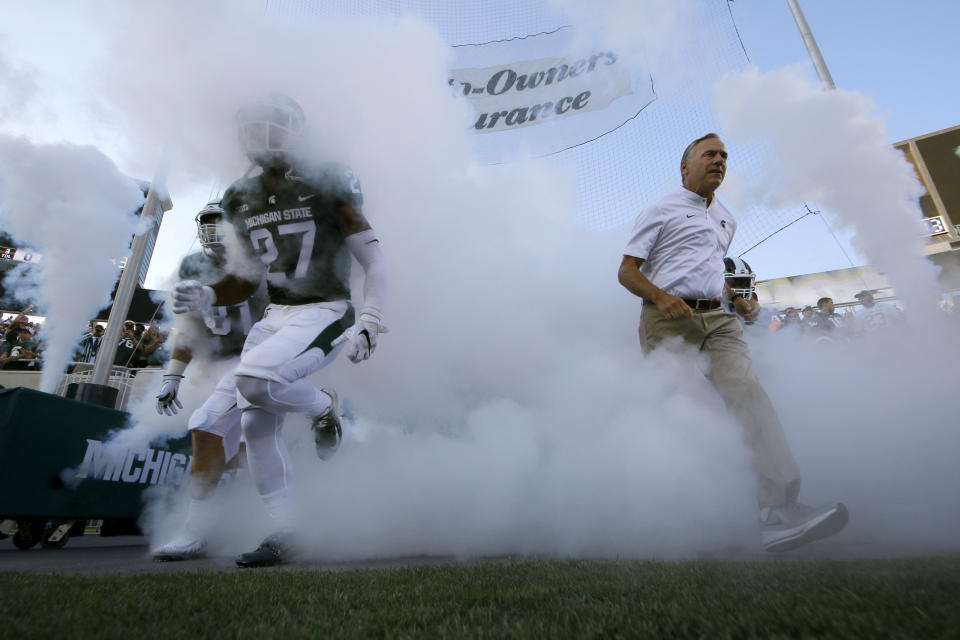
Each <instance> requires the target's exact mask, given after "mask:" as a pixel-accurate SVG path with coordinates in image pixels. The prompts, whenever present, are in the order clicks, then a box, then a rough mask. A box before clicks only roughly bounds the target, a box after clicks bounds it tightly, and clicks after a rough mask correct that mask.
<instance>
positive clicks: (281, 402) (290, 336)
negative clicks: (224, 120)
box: [173, 94, 387, 567]
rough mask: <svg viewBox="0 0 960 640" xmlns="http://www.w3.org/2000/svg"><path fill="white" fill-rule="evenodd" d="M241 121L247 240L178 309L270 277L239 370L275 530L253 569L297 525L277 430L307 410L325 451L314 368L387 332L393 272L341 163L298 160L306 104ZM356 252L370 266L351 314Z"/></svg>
mask: <svg viewBox="0 0 960 640" xmlns="http://www.w3.org/2000/svg"><path fill="white" fill-rule="evenodd" d="M237 125H238V133H239V137H240V143H241V146H242V147H243V150H244V152H245V153H246V155H247V157H248V158H249V159H250V161H251V162H252V163H253V164H254V165H256V166H257V167H259V168H260V170H261V173H259V174H255V175H252V176H251V177H249V178H248V177H244V178H241V179H240V180H238V181H237V182H235V183H234V184H233V185H231V186H230V188H229V189H228V190H227V192H226V193H225V194H224V196H223V198H222V207H223V210H224V215H225V217H226V219H227V220H228V221H229V222H231V223H232V228H233V229H234V232H235V235H236V237H237V241H238V245H239V248H240V249H241V250H240V251H239V252H233V253H232V254H231V257H233V260H232V263H230V264H227V270H228V273H227V275H226V276H225V277H224V278H222V279H221V280H219V281H217V282H215V283H213V284H210V285H202V284H201V283H199V282H197V281H195V280H186V281H181V282H180V283H178V284H177V285H176V287H174V291H173V310H174V312H176V313H186V312H191V311H203V310H205V309H207V308H209V307H210V306H212V305H217V304H219V305H230V304H235V303H237V302H240V301H242V300H245V299H246V298H248V297H249V296H250V295H251V294H252V293H253V290H254V288H255V287H256V282H259V280H260V278H261V276H264V275H265V277H266V281H267V287H268V296H269V298H270V303H271V304H270V305H269V306H268V307H267V310H266V312H265V313H264V317H263V319H262V320H260V321H258V322H257V323H255V324H254V325H253V327H252V328H251V330H250V333H249V335H248V336H247V339H246V342H245V343H244V348H243V352H242V353H241V355H240V364H239V365H238V366H237V369H236V371H235V379H236V389H237V393H236V402H237V406H238V407H239V409H240V411H241V426H242V428H243V433H244V436H245V438H246V442H247V455H248V459H249V460H250V472H251V475H252V476H253V479H254V484H255V485H256V487H257V492H258V493H259V494H260V497H261V498H262V499H263V503H264V506H265V507H266V510H267V513H268V514H269V515H270V517H271V520H272V521H273V524H274V530H275V535H272V536H269V537H268V538H267V539H265V540H264V541H263V543H262V544H261V545H260V547H258V548H257V549H256V550H254V551H251V552H249V553H245V554H241V555H240V556H239V557H238V558H237V564H238V565H239V566H241V567H258V566H267V565H271V564H277V563H278V562H282V561H283V560H284V558H285V557H287V556H288V552H289V550H290V548H291V544H292V543H291V538H290V533H291V531H292V530H294V529H295V528H296V526H295V525H296V521H297V518H296V510H297V509H296V505H295V500H294V496H293V493H292V492H291V480H292V473H291V469H290V456H289V454H288V452H287V450H286V446H285V444H284V442H283V439H282V438H281V437H280V432H281V429H282V427H283V421H284V417H285V416H286V414H287V413H291V412H293V413H306V414H307V415H308V416H310V417H311V420H312V428H313V431H314V434H315V443H316V445H317V453H318V455H319V456H320V457H321V458H324V455H325V454H324V453H323V451H322V450H324V449H326V450H327V451H328V452H329V450H330V449H331V448H332V449H335V448H336V446H338V444H339V440H340V420H339V411H338V408H337V393H336V391H334V390H333V389H330V388H324V389H317V388H316V387H315V386H314V385H313V383H312V382H311V381H310V380H309V379H308V378H309V376H311V375H312V374H314V373H316V372H317V371H319V370H321V369H322V368H324V367H325V366H327V365H328V364H329V363H331V362H333V361H334V360H335V359H336V357H337V355H338V353H339V352H340V350H341V349H345V351H346V355H347V357H348V358H349V359H350V360H351V361H353V362H361V361H363V360H366V359H367V358H369V357H370V354H371V353H373V351H374V350H375V348H376V345H377V336H378V334H380V333H384V332H385V331H386V329H385V328H384V327H383V324H382V322H381V310H382V309H383V302H384V300H385V298H386V288H387V277H386V267H385V264H384V260H383V255H382V253H381V251H380V244H379V240H378V239H377V236H376V234H375V233H374V231H373V229H372V228H371V227H370V225H369V224H368V223H367V221H366V219H365V218H364V216H363V214H362V213H361V212H360V208H359V206H357V205H359V203H360V188H359V184H358V183H357V180H356V178H355V177H354V176H353V175H352V173H351V172H350V171H349V170H348V169H346V168H345V167H343V166H341V165H337V164H322V165H318V166H314V167H310V168H307V167H306V165H305V164H304V163H303V162H302V161H300V160H298V158H299V159H301V160H302V158H304V157H308V155H309V154H308V153H307V148H306V144H307V140H306V138H305V137H304V135H303V134H304V131H305V128H306V119H305V116H304V113H303V110H302V109H301V108H300V105H298V104H297V103H296V102H295V101H294V100H292V99H291V98H289V97H287V96H284V95H280V94H270V95H268V96H265V97H264V99H262V100H259V101H257V102H254V103H251V104H250V105H248V106H246V107H243V108H241V109H240V110H239V111H238V112H237ZM238 254H239V255H238ZM351 255H352V256H353V257H354V258H356V260H357V262H358V263H359V264H360V266H361V267H362V268H363V271H364V283H363V305H362V307H361V309H360V313H359V314H358V315H357V317H356V321H354V314H353V308H352V306H351V302H350V298H351V295H350V288H349V272H350V259H351V258H350V257H351ZM251 266H252V267H253V268H252V269H251V268H250V267H251ZM254 272H255V274H256V276H255V278H254V277H253V273H254ZM327 436H330V437H327Z"/></svg>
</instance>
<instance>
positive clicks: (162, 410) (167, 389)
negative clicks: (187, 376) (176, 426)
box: [157, 373, 183, 416]
mask: <svg viewBox="0 0 960 640" xmlns="http://www.w3.org/2000/svg"><path fill="white" fill-rule="evenodd" d="M181 380H183V376H176V375H171V374H169V373H167V374H164V376H163V384H162V385H161V386H160V393H159V394H158V395H157V413H159V414H160V415H163V414H167V415H168V416H172V415H175V414H176V413H177V411H179V410H180V409H183V405H182V404H181V403H180V400H179V399H177V391H179V390H180V381H181Z"/></svg>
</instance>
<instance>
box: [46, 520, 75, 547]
mask: <svg viewBox="0 0 960 640" xmlns="http://www.w3.org/2000/svg"><path fill="white" fill-rule="evenodd" d="M73 523H74V521H73V520H51V521H50V522H48V523H47V525H46V526H45V527H44V528H43V536H42V537H41V540H40V546H41V547H43V548H44V549H54V550H55V549H62V548H63V545H65V544H67V541H68V540H70V529H72V528H73Z"/></svg>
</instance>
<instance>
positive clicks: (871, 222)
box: [716, 68, 960, 553]
mask: <svg viewBox="0 0 960 640" xmlns="http://www.w3.org/2000/svg"><path fill="white" fill-rule="evenodd" d="M716 103H717V109H718V115H719V117H720V120H721V122H722V125H723V134H724V137H725V138H726V139H727V140H728V141H730V142H733V143H735V144H743V143H748V142H759V143H761V144H760V147H761V148H762V149H763V150H764V152H765V155H764V157H763V161H762V163H761V164H760V166H761V167H763V170H762V171H761V172H760V173H759V174H756V175H750V176H741V178H742V179H741V180H740V181H739V185H738V186H740V187H741V188H742V191H741V192H740V193H738V194H737V195H738V200H739V202H740V204H742V205H746V204H747V203H748V202H750V201H751V200H752V201H760V202H764V203H767V204H770V205H772V206H773V207H777V206H780V205H783V204H786V203H790V202H798V201H803V200H806V201H809V202H815V203H818V204H819V205H821V206H822V207H823V208H824V209H825V210H826V211H827V212H828V215H831V216H832V217H833V218H834V219H835V220H836V221H837V222H839V224H840V225H841V226H842V227H844V228H848V229H852V230H853V238H852V242H853V246H854V247H855V248H856V249H857V250H858V251H860V252H861V253H863V254H864V255H865V256H867V258H868V259H869V260H870V262H871V264H873V265H874V266H876V267H877V268H878V269H880V270H882V271H883V272H885V273H886V274H887V275H888V276H889V277H890V278H891V280H892V281H893V283H894V284H895V286H896V292H897V296H898V298H899V299H900V300H901V301H902V302H904V303H905V307H906V310H907V313H906V319H907V323H906V324H903V325H899V326H893V327H891V328H890V329H888V330H887V331H884V332H879V333H875V334H869V335H866V336H862V337H860V338H857V339H855V340H853V341H847V340H844V339H839V338H838V339H837V340H836V341H834V342H828V343H821V344H819V345H814V344H812V340H800V339H798V338H796V337H794V336H782V337H781V336H780V335H779V334H778V335H777V336H775V337H770V336H769V335H764V332H758V333H755V334H754V335H753V339H752V342H753V344H754V352H755V359H756V360H757V361H758V370H759V371H760V374H761V380H763V381H764V382H765V384H766V386H767V389H768V391H769V392H770V395H771V397H772V398H773V400H774V402H775V404H776V406H777V407H778V410H779V412H780V415H781V417H782V419H783V422H784V425H785V428H786V431H787V434H788V436H789V437H790V440H791V442H792V444H793V448H794V451H795V454H796V456H797V458H798V460H799V462H800V468H801V472H802V473H803V474H804V478H805V480H804V483H805V487H806V491H807V493H808V495H814V496H817V497H819V498H820V499H821V500H823V501H827V500H835V499H841V500H845V501H846V502H847V504H848V505H849V506H850V509H851V524H850V527H849V531H848V532H846V533H845V534H844V536H845V539H846V540H847V541H848V544H850V547H849V548H850V549H851V550H853V549H856V550H857V551H859V552H860V553H864V552H866V553H879V552H884V553H891V552H901V553H902V552H912V553H923V552H930V551H933V550H943V549H955V547H956V540H957V539H958V534H960V499H958V497H957V496H958V495H960V494H958V489H960V473H958V472H957V466H956V464H955V460H954V459H953V458H954V455H953V454H954V452H955V451H956V450H957V445H958V444H960V434H958V432H957V430H956V429H954V428H952V423H953V422H954V421H953V420H952V418H951V417H950V416H949V411H944V408H943V405H942V404H941V403H940V402H939V400H938V399H939V398H947V397H950V396H952V395H953V390H952V386H951V385H952V383H951V382H950V381H951V379H952V376H953V374H952V372H951V371H952V370H951V366H952V365H951V363H953V362H956V359H957V358H958V357H960V337H958V335H957V330H956V325H955V323H954V325H952V326H950V325H948V324H947V322H948V319H947V316H946V315H945V314H944V313H943V312H942V311H941V310H940V309H939V308H938V306H937V304H936V303H937V302H938V301H939V299H940V294H939V288H938V285H937V281H936V277H937V268H936V267H934V265H933V264H932V263H931V262H930V261H929V260H927V259H925V258H924V253H923V240H922V233H921V227H920V218H921V217H922V215H921V213H920V209H919V205H918V202H917V199H918V198H919V196H920V195H921V194H922V193H923V191H922V187H921V186H920V185H919V182H918V180H917V178H916V175H915V173H914V170H913V168H912V167H911V166H910V165H909V164H908V162H907V161H906V159H905V158H904V157H903V155H902V154H901V153H900V152H899V151H897V150H895V149H894V148H893V147H891V146H890V145H889V143H888V136H887V132H886V127H885V124H884V121H883V120H882V119H881V118H880V117H878V116H877V115H875V113H874V105H873V104H872V102H871V101H870V100H869V99H867V98H865V97H864V96H862V95H860V94H857V93H854V92H851V91H844V90H835V91H824V90H823V89H822V88H821V87H820V86H819V85H817V84H815V83H814V82H812V81H810V80H808V79H805V78H804V77H802V76H801V74H800V72H799V70H798V69H790V68H788V69H780V70H776V71H773V72H770V73H766V74H761V73H759V72H758V71H757V70H756V69H748V70H746V71H744V72H742V73H732V74H730V75H728V76H727V77H725V78H724V79H723V80H722V81H721V82H720V83H719V85H718V86H717V88H716ZM736 172H737V161H736V158H735V157H731V159H730V173H731V174H734V175H735V174H736ZM721 197H722V193H721ZM797 250H798V251H810V250H813V248H810V247H798V248H797ZM753 267H754V268H755V270H757V271H758V272H759V273H761V274H762V273H763V270H764V265H762V264H754V265H753ZM815 303H816V300H810V301H808V304H811V305H812V304H815ZM835 337H836V336H835ZM839 540H842V539H838V544H841V542H839Z"/></svg>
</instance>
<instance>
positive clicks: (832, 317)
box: [817, 297, 845, 337]
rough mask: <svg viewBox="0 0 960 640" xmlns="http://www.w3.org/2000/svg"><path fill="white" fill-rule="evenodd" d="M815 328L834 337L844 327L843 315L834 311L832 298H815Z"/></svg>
mask: <svg viewBox="0 0 960 640" xmlns="http://www.w3.org/2000/svg"><path fill="white" fill-rule="evenodd" d="M817 309H818V310H819V313H818V315H817V321H818V322H817V328H818V330H819V331H821V332H823V333H827V334H833V336H834V337H837V335H838V334H839V333H840V332H841V331H842V330H843V329H844V328H845V324H844V320H843V317H842V316H841V315H840V314H839V313H837V312H836V307H835V305H834V303H833V298H826V297H824V298H820V299H819V300H817Z"/></svg>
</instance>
